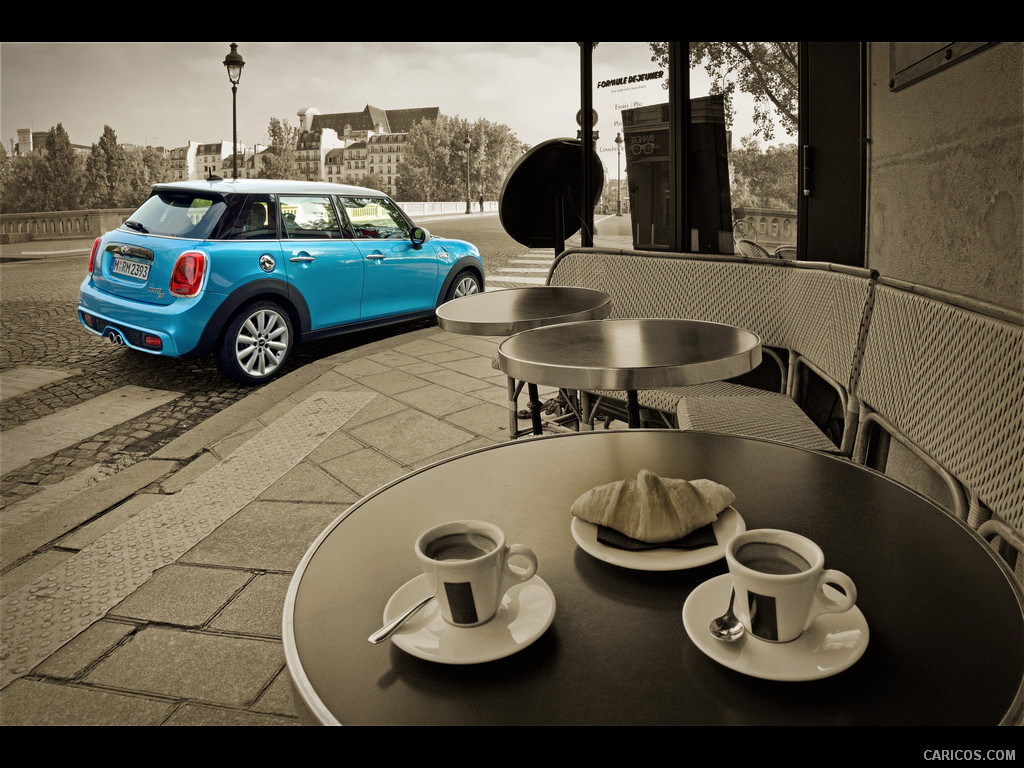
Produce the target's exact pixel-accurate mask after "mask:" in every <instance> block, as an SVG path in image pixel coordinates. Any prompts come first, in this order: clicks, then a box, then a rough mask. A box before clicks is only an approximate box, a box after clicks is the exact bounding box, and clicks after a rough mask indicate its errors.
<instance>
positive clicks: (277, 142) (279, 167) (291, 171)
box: [260, 117, 303, 179]
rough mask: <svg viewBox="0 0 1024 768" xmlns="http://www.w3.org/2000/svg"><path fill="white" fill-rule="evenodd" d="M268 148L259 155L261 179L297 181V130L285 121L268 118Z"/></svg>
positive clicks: (299, 176)
mask: <svg viewBox="0 0 1024 768" xmlns="http://www.w3.org/2000/svg"><path fill="white" fill-rule="evenodd" d="M269 133H270V146H269V147H267V149H266V150H265V151H264V152H263V153H262V154H261V155H260V178H261V179H299V178H303V177H302V176H301V175H300V174H299V168H298V161H297V160H296V158H297V154H296V146H297V145H298V141H299V129H298V128H297V127H296V128H293V127H292V126H290V125H288V121H287V120H278V119H277V118H276V117H272V118H270V128H269Z"/></svg>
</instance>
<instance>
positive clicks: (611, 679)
mask: <svg viewBox="0 0 1024 768" xmlns="http://www.w3.org/2000/svg"><path fill="white" fill-rule="evenodd" d="M553 468H557V470H554V469H553ZM644 468H645V469H649V470H650V471H652V472H655V473H657V474H659V475H661V476H663V477H681V478H686V479H696V478H709V479H712V480H715V481H717V482H720V483H722V484H724V485H726V486H728V487H729V488H730V489H731V490H732V491H733V492H734V493H735V495H736V500H735V501H734V502H733V505H732V506H733V508H734V509H735V512H736V514H737V515H738V516H739V517H740V519H741V520H742V522H743V524H744V525H745V527H746V528H748V529H749V528H759V527H777V528H785V529H788V530H792V531H795V532H797V533H800V534H803V535H805V536H808V537H810V538H811V539H813V540H814V541H816V542H817V543H818V544H819V545H820V546H821V547H822V549H823V550H824V552H825V563H826V567H830V568H836V569H839V570H841V571H843V572H845V573H846V574H848V575H849V576H850V577H851V578H852V579H853V581H854V582H855V583H856V585H857V589H858V601H857V606H858V610H859V611H860V612H861V613H862V617H863V620H864V621H866V628H864V629H863V630H862V631H858V632H857V633H850V632H839V631H837V632H836V633H835V634H834V635H833V634H829V635H827V636H826V637H825V640H824V641H823V643H824V645H823V649H824V647H825V646H830V647H831V652H837V649H838V652H840V653H842V652H843V650H842V649H843V648H844V647H846V646H847V645H849V646H851V647H852V646H854V645H856V644H857V643H864V642H865V641H866V647H863V648H862V650H863V655H861V656H859V657H858V658H857V660H856V661H855V663H853V664H852V666H849V667H848V668H844V669H843V671H839V672H838V673H837V674H832V675H830V676H826V677H822V678H821V679H810V680H801V681H793V680H788V679H785V680H779V679H765V678H764V677H760V676H754V675H752V674H747V673H744V672H741V671H737V670H736V669H734V668H730V667H728V666H726V665H725V664H724V663H720V661H719V660H717V659H716V658H712V657H711V656H710V655H709V654H708V653H707V652H706V651H704V650H702V644H705V643H707V642H708V640H707V638H706V637H703V636H702V635H701V634H700V633H698V635H697V636H696V641H695V639H692V638H691V635H690V634H689V632H688V631H687V629H686V627H685V626H684V622H683V614H684V606H685V605H687V601H688V598H690V597H691V596H693V597H694V599H696V597H697V596H699V595H701V594H704V593H705V592H706V590H708V589H709V588H710V586H712V585H715V584H720V582H721V580H722V578H723V575H724V574H726V573H727V569H726V566H725V563H724V561H723V560H720V559H716V560H713V561H711V562H706V563H704V564H696V565H692V566H691V567H683V568H679V569H676V570H641V569H637V568H632V567H624V566H622V565H620V564H615V563H613V562H609V561H608V560H606V559H602V558H598V557H597V556H595V555H594V554H591V552H590V551H589V550H588V549H585V548H584V546H583V545H582V544H580V543H578V540H577V538H576V537H575V536H574V534H573V532H572V527H573V526H572V518H571V515H570V512H569V508H570V506H571V504H572V503H573V501H574V500H575V499H576V498H577V497H578V496H579V495H580V494H582V493H584V492H585V491H587V490H588V489H590V488H592V487H594V486H595V485H600V484H604V483H607V482H612V481H615V480H620V479H626V478H635V477H636V475H637V473H638V471H639V470H640V469H644ZM462 518H469V519H481V520H487V521H490V522H493V523H495V524H496V525H498V526H499V527H501V528H502V529H503V530H504V531H505V534H506V537H507V540H508V541H509V542H510V543H520V544H524V545H526V546H528V547H530V548H532V549H533V550H534V552H535V553H536V554H537V557H538V560H539V570H538V572H537V576H538V577H540V578H541V579H542V580H543V582H544V583H545V584H546V585H548V587H549V588H550V591H551V594H552V600H553V603H552V606H553V614H552V615H551V616H550V617H549V619H550V625H549V626H546V628H545V629H544V631H543V632H542V634H540V635H539V636H537V637H536V638H535V639H533V642H531V643H529V644H525V645H524V646H523V647H522V648H521V649H519V650H518V651H517V652H514V653H511V655H507V656H504V657H501V658H496V659H493V660H488V661H484V662H482V663H466V664H458V663H438V662H436V661H431V660H428V659H426V658H422V657H419V656H414V655H412V654H411V653H407V652H406V651H404V650H402V649H401V648H400V647H399V646H398V645H397V642H399V641H400V638H399V637H398V636H397V635H396V636H395V637H393V638H392V639H391V640H389V641H387V642H386V643H384V644H381V645H371V644H370V643H369V642H368V641H367V638H368V636H369V635H370V634H371V633H372V632H373V631H374V630H376V629H377V628H378V627H380V626H381V624H382V618H383V612H384V608H385V605H386V604H387V603H388V601H389V600H390V599H391V598H392V595H395V594H396V593H398V592H400V591H401V590H403V589H405V588H406V586H407V585H408V584H409V583H410V582H412V581H413V580H415V579H417V578H419V577H420V574H421V571H420V568H419V565H418V563H417V562H416V558H415V556H414V554H413V543H414V541H415V540H416V537H417V536H418V535H419V534H420V533H421V532H422V531H424V530H425V529H427V528H429V527H431V526H433V525H436V524H438V523H441V522H444V521H448V520H453V519H462ZM726 578H727V577H726ZM727 594H728V587H727V585H726V587H725V592H722V593H721V594H717V595H716V596H715V600H714V604H711V605H706V606H705V607H704V609H705V611H711V612H712V613H714V614H717V612H718V605H717V603H718V601H721V606H720V607H721V608H722V609H724V608H725V602H726V599H727ZM512 607H513V608H514V606H512ZM423 610H424V611H427V610H428V609H427V608H425V609H423ZM510 610H512V609H511V608H510ZM524 610H525V609H524ZM422 613H423V612H421V614H422ZM527 613H528V612H527ZM705 618H706V617H705ZM424 620H425V619H424ZM416 622H417V619H416V618H414V619H413V620H411V621H410V622H409V623H408V624H407V625H406V627H407V630H400V631H409V632H415V631H416V626H417V625H416ZM485 626H486V625H485ZM283 630H284V649H285V656H286V660H287V666H288V670H289V673H290V676H291V680H292V683H293V690H294V700H295V702H296V705H297V707H298V710H299V713H300V718H301V719H302V721H303V722H305V723H311V724H312V723H319V724H353V725H355V724H374V725H385V724H395V725H428V724H440V725H496V724H500V725H516V724H536V725H559V724H564V725H673V724H675V725H745V724H749V725H798V724H799V725H857V724H871V725H901V724H906V725H926V724H941V725H971V724H986V725H994V724H999V723H1009V722H1017V721H1018V720H1019V718H1020V717H1021V714H1022V711H1024V696H1022V687H1021V686H1022V680H1024V595H1022V592H1021V589H1020V586H1019V585H1018V584H1017V583H1016V582H1015V580H1014V578H1013V575H1012V573H1011V572H1010V571H1009V569H1008V568H1007V567H1006V566H1005V564H1003V562H1002V561H1001V560H1000V559H999V558H998V556H997V555H996V554H995V553H994V552H993V550H992V549H991V548H990V547H989V546H988V545H987V544H986V543H985V542H984V541H983V540H982V539H981V538H980V537H978V536H977V535H976V534H975V533H974V532H973V531H971V530H970V529H969V528H968V527H967V526H966V525H965V524H964V523H963V522H961V521H960V520H958V519H956V518H954V517H953V516H951V515H949V514H948V513H946V512H945V511H944V510H942V509H941V508H940V507H938V506H936V505H935V504H933V503H932V502H930V501H928V500H927V499H925V498H924V497H922V496H920V495H918V494H916V493H914V492H912V491H910V490H909V489H907V488H906V487H905V486H902V485H900V484H898V483H896V482H894V481H892V480H890V479H888V478H886V477H885V476H884V475H881V474H879V473H877V472H874V471H873V470H869V469H866V468H864V467H862V466H859V465H856V464H854V463H852V462H850V461H848V460H846V459H842V458H837V457H834V456H831V455H825V454H822V453H818V452H813V451H806V450H803V449H799V448H793V447H791V446H786V445H782V444H779V443H773V442H769V441H763V440H756V439H752V438H743V437H735V436H729V435H720V434H711V433H699V432H680V431H675V430H646V429H639V430H618V431H596V432H579V433H568V434H561V435H546V436H542V437H538V438H535V439H531V440H525V441H522V440H521V441H513V442H507V443H502V444H500V445H496V446H493V447H490V448H485V449H481V450H478V451H475V452H472V453H468V454H464V455H462V456H458V457H454V458H451V459H447V460H445V461H442V462H440V463H437V464H434V465H432V466H429V467H426V468H423V469H420V470H418V471H415V472H413V473H411V474H409V475H406V476H405V477H403V478H401V479H399V480H397V481H395V482H393V483H391V484H390V485H387V486H385V487H383V488H381V489H379V490H378V491H376V492H374V493H373V494H371V495H369V496H368V497H366V498H364V499H363V500H362V501H360V502H358V503H357V504H355V505H354V506H353V507H351V508H350V509H349V510H348V511H347V512H346V513H345V514H343V515H342V516H341V517H339V518H338V519H337V520H336V521H334V523H332V524H331V525H330V526H329V527H328V528H327V530H325V531H324V532H323V534H322V535H321V536H320V537H319V538H318V539H317V540H316V542H314V543H313V545H312V546H311V548H310V549H309V551H308V552H307V553H306V555H305V557H304V558H303V560H302V561H301V563H300V565H299V567H298V569H297V570H296V572H295V575H294V578H293V580H292V582H291V586H290V588H289V591H288V594H287V597H286V601H285V609H284V622H283ZM463 631H466V632H471V633H472V632H476V631H478V630H463ZM740 642H741V643H745V642H751V643H760V642H761V641H757V640H754V639H750V638H748V639H746V640H742V641H740ZM763 645H767V646H769V647H768V648H764V647H752V649H753V650H757V652H758V653H760V654H762V656H761V658H762V663H767V664H768V667H766V668H765V670H766V671H768V672H771V671H772V670H771V663H772V662H773V659H775V656H773V653H774V648H775V647H773V646H771V644H763ZM785 645H789V644H785ZM786 650H787V649H786V648H782V650H781V652H782V653H785V652H786ZM459 652H461V651H459ZM738 652H739V651H738ZM800 662H801V664H803V665H807V664H811V665H814V664H817V663H818V662H817V660H816V657H815V656H814V655H813V654H809V655H808V656H807V657H802V658H801V659H800Z"/></svg>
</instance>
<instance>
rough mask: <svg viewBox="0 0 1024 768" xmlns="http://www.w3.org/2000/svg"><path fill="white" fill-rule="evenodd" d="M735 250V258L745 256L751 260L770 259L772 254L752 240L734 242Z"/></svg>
mask: <svg viewBox="0 0 1024 768" xmlns="http://www.w3.org/2000/svg"><path fill="white" fill-rule="evenodd" d="M735 243H736V245H735V249H736V255H737V256H746V257H748V258H752V259H770V258H772V254H770V253H768V251H767V250H765V249H764V248H763V247H762V246H760V245H758V244H757V243H755V242H754V241H753V240H736V241H735Z"/></svg>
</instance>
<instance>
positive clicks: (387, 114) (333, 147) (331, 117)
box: [298, 104, 441, 195]
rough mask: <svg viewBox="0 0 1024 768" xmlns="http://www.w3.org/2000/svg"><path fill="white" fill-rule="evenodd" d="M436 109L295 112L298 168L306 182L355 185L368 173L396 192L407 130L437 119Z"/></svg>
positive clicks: (437, 108) (389, 189) (387, 190)
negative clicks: (297, 126) (318, 181)
mask: <svg viewBox="0 0 1024 768" xmlns="http://www.w3.org/2000/svg"><path fill="white" fill-rule="evenodd" d="M440 114H441V110H440V108H439V107H424V108H420V109H392V110H385V109H379V108H377V107H372V106H370V105H369V104H368V105H367V106H366V107H365V108H364V109H363V110H362V111H360V112H338V113H333V114H321V113H320V111H319V110H318V109H316V108H315V107H310V108H306V109H300V110H299V112H298V116H299V164H300V170H301V171H302V172H303V173H304V174H305V175H306V178H308V179H321V180H324V181H331V182H339V183H345V184H359V183H360V182H361V180H362V179H363V178H364V177H365V176H367V175H369V174H373V175H375V176H378V177H380V179H382V180H383V181H381V182H380V183H379V184H378V185H377V186H378V187H379V188H380V189H381V191H383V192H387V193H388V194H389V195H394V194H396V190H397V184H398V179H399V178H400V176H401V169H402V160H403V154H404V152H405V147H406V142H407V140H408V136H409V130H410V129H411V128H412V127H413V126H414V125H416V124H417V123H419V122H421V121H423V120H436V119H437V118H438V117H440Z"/></svg>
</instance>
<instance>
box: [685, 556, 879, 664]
mask: <svg viewBox="0 0 1024 768" xmlns="http://www.w3.org/2000/svg"><path fill="white" fill-rule="evenodd" d="M731 589H732V577H731V576H730V575H729V574H728V573H725V574H722V575H721V576H716V577H715V578H713V579H710V580H708V581H705V582H704V583H703V584H701V585H700V586H699V587H697V588H696V589H695V590H693V592H691V593H690V596H689V597H688V598H686V603H685V604H684V605H683V626H684V627H685V628H686V634H688V635H689V636H690V639H691V640H692V641H693V642H694V644H695V645H696V646H697V647H698V648H700V649H701V650H702V651H703V652H704V653H705V654H707V655H708V656H710V657H711V658H712V659H714V660H715V661H717V662H718V663H719V664H722V665H723V666H726V667H728V668H729V669H732V670H735V671H737V672H742V673H743V674H744V675H750V676H751V677H760V678H762V679H764V680H791V681H800V680H820V679H822V678H825V677H831V676H832V675H835V674H838V673H839V672H842V671H843V670H844V669H849V668H850V667H852V666H853V665H854V664H855V663H856V662H857V660H858V659H860V657H861V656H863V655H864V651H865V649H866V648H867V647H868V634H869V633H868V623H867V621H866V620H865V619H864V614H862V613H861V612H860V609H859V608H857V607H856V606H854V607H853V608H851V609H850V610H848V611H846V612H845V613H824V614H822V615H821V616H818V617H817V618H816V619H815V620H814V621H812V622H811V626H810V627H809V628H808V629H807V631H805V632H804V633H803V634H802V635H800V637H798V638H797V639H796V640H793V641H791V642H789V643H769V642H767V641H766V640H758V639H757V638H756V637H751V636H749V635H747V636H745V637H744V638H743V639H741V640H738V641H737V642H735V643H723V642H722V641H721V640H716V639H715V638H713V637H712V636H711V633H710V632H709V631H708V624H710V623H711V620H712V619H714V618H715V617H716V616H720V615H722V613H723V612H724V611H725V608H726V606H727V605H728V604H729V592H730V590H731ZM826 589H831V587H826Z"/></svg>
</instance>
